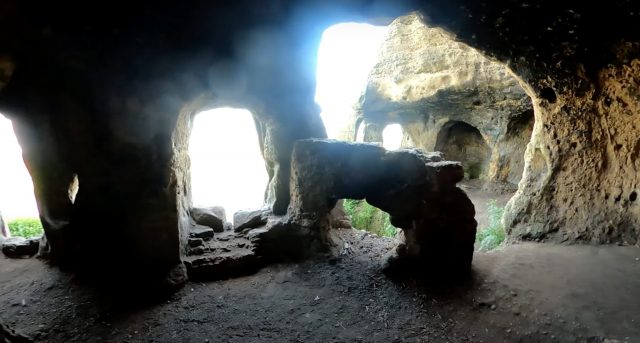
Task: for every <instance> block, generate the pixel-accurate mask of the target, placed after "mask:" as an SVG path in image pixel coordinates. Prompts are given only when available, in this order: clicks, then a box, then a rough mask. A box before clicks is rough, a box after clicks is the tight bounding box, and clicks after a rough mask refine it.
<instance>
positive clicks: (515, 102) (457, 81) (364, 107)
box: [358, 13, 533, 187]
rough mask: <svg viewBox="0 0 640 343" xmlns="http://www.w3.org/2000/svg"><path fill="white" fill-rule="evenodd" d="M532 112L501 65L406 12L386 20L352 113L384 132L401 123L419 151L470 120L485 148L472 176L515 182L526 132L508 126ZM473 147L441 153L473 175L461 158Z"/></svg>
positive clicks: (433, 145)
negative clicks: (453, 126)
mask: <svg viewBox="0 0 640 343" xmlns="http://www.w3.org/2000/svg"><path fill="white" fill-rule="evenodd" d="M530 109H531V100H530V99H529V97H528V96H527V94H526V93H525V92H524V90H523V89H522V87H521V86H520V85H519V83H518V81H517V79H516V78H515V77H514V76H513V75H512V74H511V72H510V71H509V69H508V68H507V67H506V66H505V65H504V64H502V63H500V62H498V61H495V60H492V59H489V58H487V57H486V56H484V55H483V54H482V53H480V52H479V51H477V50H475V49H473V48H471V47H470V46H468V45H466V44H464V43H460V42H457V41H456V40H455V38H454V37H453V35H452V34H450V33H447V32H446V31H445V30H443V29H441V28H437V27H430V26H428V25H426V24H425V23H424V21H423V20H422V18H421V16H420V14H418V13H412V14H409V15H406V16H402V17H400V18H398V19H396V20H394V21H393V22H392V23H391V24H390V25H389V33H388V36H387V38H386V40H385V41H384V43H383V45H382V47H381V52H380V56H379V58H378V62H377V63H376V65H375V66H374V68H373V70H372V71H371V73H370V75H369V78H368V84H367V87H366V91H365V93H364V95H363V96H362V99H361V102H360V104H359V108H358V111H359V112H361V116H362V117H361V118H364V121H365V123H366V125H367V127H368V126H370V125H377V126H379V127H380V128H381V129H380V130H382V128H384V126H385V125H386V124H388V123H396V122H397V123H400V124H401V125H402V126H403V129H404V131H405V133H406V134H407V135H408V136H409V138H410V142H411V144H412V145H413V146H415V147H418V148H421V149H423V150H425V151H434V150H439V149H442V146H441V145H440V146H439V145H438V140H439V136H440V135H441V134H442V132H443V131H444V130H447V126H448V125H451V124H454V123H458V122H462V123H466V124H469V125H471V126H472V127H474V128H476V129H477V130H479V133H480V134H481V140H484V144H485V145H486V146H487V148H486V149H489V150H490V151H489V153H488V154H486V156H484V157H482V159H483V161H482V163H480V164H479V167H480V174H481V175H478V176H482V178H483V179H485V180H489V181H493V182H496V183H507V182H509V183H512V184H514V185H515V184H517V183H518V181H519V179H520V176H521V174H522V168H523V163H522V161H523V155H524V148H525V147H526V141H528V138H529V137H530V131H527V130H526V129H525V130H520V128H519V130H515V131H514V130H510V129H511V126H512V122H513V121H514V120H517V119H518V117H519V116H522V115H523V113H524V114H526V113H529V117H528V118H529V119H531V120H533V114H532V113H531V112H530ZM516 136H517V137H521V136H522V137H524V143H523V139H513V138H514V137H516ZM365 141H372V140H367V139H365ZM373 141H375V140H373ZM378 141H382V139H381V138H380V139H379V140H378ZM475 146H476V145H473V146H469V147H466V146H465V147H460V148H451V149H449V151H447V152H448V153H445V157H446V158H447V159H450V160H460V161H462V162H463V166H464V167H465V171H466V172H467V174H473V173H471V172H469V170H468V169H469V168H476V167H475V166H473V167H470V166H469V165H472V164H476V163H475V162H474V161H472V160H469V159H466V158H465V156H463V155H464V151H465V150H472V149H474V147H475ZM441 151H444V150H441ZM449 155H451V156H449ZM468 155H477V156H483V155H485V154H484V153H483V154H479V153H478V154H476V153H469V154H468ZM478 176H476V178H477V177H478ZM514 187H515V186H514Z"/></svg>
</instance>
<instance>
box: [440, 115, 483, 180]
mask: <svg viewBox="0 0 640 343" xmlns="http://www.w3.org/2000/svg"><path fill="white" fill-rule="evenodd" d="M435 150H436V151H441V152H443V153H444V156H445V158H447V159H449V160H452V161H460V162H462V166H463V168H464V174H465V179H478V178H480V177H481V175H482V174H483V172H484V169H485V167H486V165H487V163H488V161H489V158H490V156H491V149H490V148H489V146H488V145H487V143H486V142H485V140H484V138H482V134H480V131H479V130H478V129H477V128H475V127H473V126H471V125H469V124H467V123H465V122H462V121H451V122H448V123H446V124H445V125H444V126H443V127H442V129H441V130H440V132H438V138H437V140H436V147H435Z"/></svg>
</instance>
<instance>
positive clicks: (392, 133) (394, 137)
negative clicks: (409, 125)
mask: <svg viewBox="0 0 640 343" xmlns="http://www.w3.org/2000/svg"><path fill="white" fill-rule="evenodd" d="M401 145H402V126H400V124H389V125H387V126H385V128H384V130H382V146H383V147H384V148H385V149H387V150H398V149H400V146H401Z"/></svg>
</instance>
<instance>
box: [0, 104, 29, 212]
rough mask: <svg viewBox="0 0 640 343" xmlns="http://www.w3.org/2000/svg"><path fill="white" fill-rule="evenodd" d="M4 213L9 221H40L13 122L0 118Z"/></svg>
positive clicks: (0, 195) (0, 204)
mask: <svg viewBox="0 0 640 343" xmlns="http://www.w3.org/2000/svg"><path fill="white" fill-rule="evenodd" d="M0 212H2V216H3V217H4V219H5V220H11V219H15V218H21V217H38V206H37V205H36V198H35V196H34V195H33V182H32V181H31V176H30V175H29V172H28V171H27V167H25V165H24V161H23V160H22V149H20V145H19V144H18V140H17V139H16V135H15V134H14V133H13V126H11V121H10V120H9V119H7V118H5V117H4V116H2V115H1V114H0Z"/></svg>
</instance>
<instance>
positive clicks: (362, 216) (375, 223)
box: [344, 199, 397, 237]
mask: <svg viewBox="0 0 640 343" xmlns="http://www.w3.org/2000/svg"><path fill="white" fill-rule="evenodd" d="M344 209H345V212H347V214H348V215H349V217H350V218H351V224H352V225H353V227H354V228H356V229H359V230H366V231H369V232H371V233H375V234H377V235H378V236H386V237H393V236H395V234H396V230H397V229H396V227H395V226H393V225H392V224H391V219H390V218H389V214H388V213H386V212H384V211H381V210H380V209H378V208H376V207H374V206H371V205H370V204H369V203H368V202H366V201H364V200H352V199H345V201H344Z"/></svg>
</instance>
